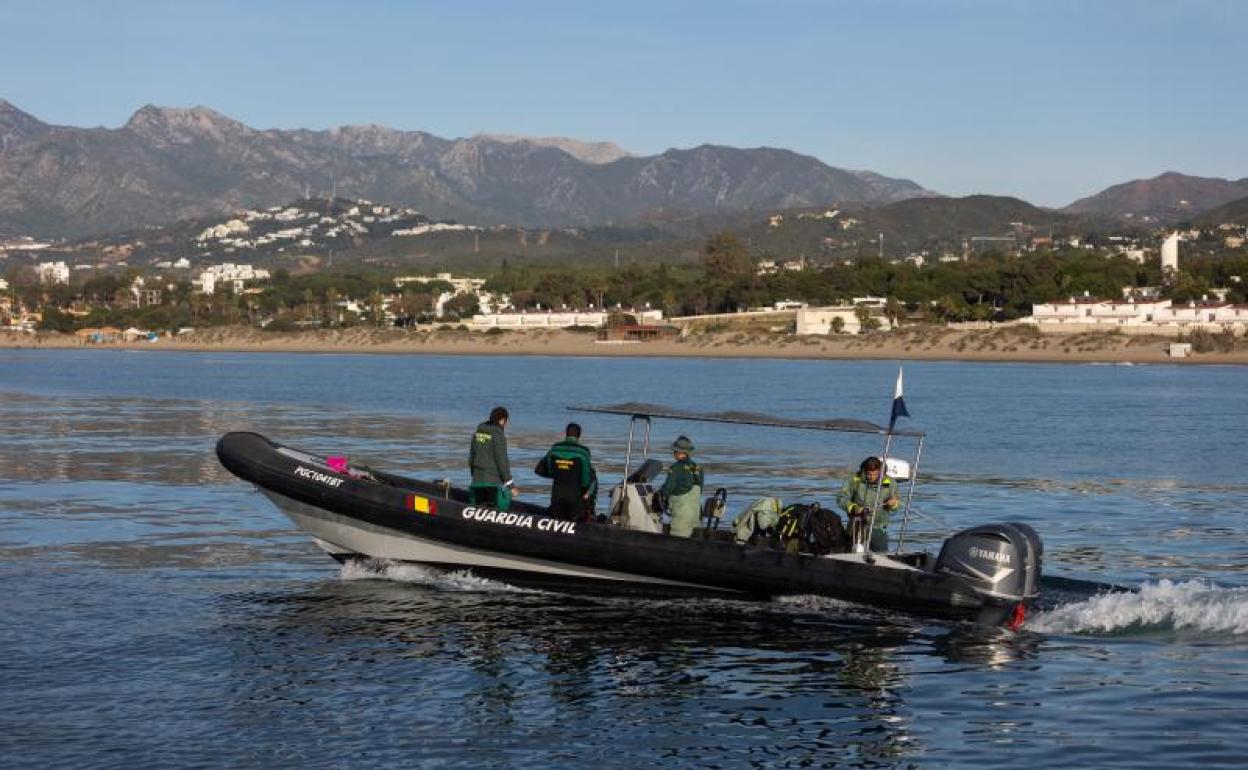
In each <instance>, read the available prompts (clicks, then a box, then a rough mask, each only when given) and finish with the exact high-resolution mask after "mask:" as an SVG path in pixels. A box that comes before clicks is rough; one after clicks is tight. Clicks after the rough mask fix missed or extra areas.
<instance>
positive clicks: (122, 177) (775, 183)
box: [0, 100, 932, 237]
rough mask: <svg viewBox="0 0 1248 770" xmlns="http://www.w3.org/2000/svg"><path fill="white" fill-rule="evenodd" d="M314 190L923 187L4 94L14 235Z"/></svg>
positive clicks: (744, 155)
mask: <svg viewBox="0 0 1248 770" xmlns="http://www.w3.org/2000/svg"><path fill="white" fill-rule="evenodd" d="M309 192H311V193H313V194H319V195H322V196H326V195H327V194H328V195H329V196H348V197H355V198H365V199H371V200H380V201H386V202H388V203H391V204H396V205H402V206H410V207H413V208H416V209H419V210H420V211H422V212H424V213H426V214H428V215H429V216H431V217H435V218H439V219H456V220H462V221H471V222H473V223H475V224H484V225H489V224H501V223H510V224H516V225H521V226H532V227H551V226H575V225H591V224H597V223H605V222H611V221H614V220H618V219H623V218H628V217H631V216H636V215H638V214H641V213H643V212H646V211H648V210H652V209H657V208H665V209H687V210H690V211H694V212H707V211H727V210H751V209H767V208H791V207H795V206H818V205H825V204H827V203H829V202H832V201H860V202H889V201H894V200H902V199H905V198H910V197H917V196H924V195H931V194H932V193H931V192H930V191H928V190H924V189H923V188H922V187H920V186H919V185H917V184H915V183H914V182H911V181H908V180H903V179H892V178H889V177H885V176H882V175H880V174H876V173H873V172H868V171H848V170H845V169H839V168H834V167H831V166H828V165H826V164H824V163H822V162H821V161H819V160H817V159H815V158H812V157H810V156H806V155H800V154H798V153H795V152H791V151H789V150H783V149H774V148H766V147H761V148H751V149H741V148H734V147H722V146H714V145H702V146H700V147H695V148H692V149H672V150H668V151H666V152H664V153H661V154H659V155H653V156H644V157H643V156H632V155H628V154H626V153H624V152H623V150H620V149H619V148H618V147H615V146H614V145H609V144H608V143H597V144H590V143H583V142H576V141H575V140H566V139H524V138H517V137H511V136H501V137H496V136H490V135H478V136H475V137H471V138H468V139H444V138H441V137H438V136H434V135H433V134H428V133H425V132H421V131H397V130H393V129H389V128H385V127H382V126H375V125H366V126H346V127H342V128H334V129H329V130H325V131H311V130H304V129H295V130H278V129H268V130H259V129H254V128H251V127H249V126H246V125H244V124H243V123H240V122H238V121H236V120H233V119H231V118H229V117H226V116H225V115H222V114H220V113H218V112H215V111H213V110H211V109H208V108H206V107H194V108H190V109H171V108H161V107H154V106H151V105H148V106H145V107H143V108H141V109H139V110H138V111H137V112H135V113H134V115H133V116H132V117H131V118H130V119H129V121H127V122H126V124H125V125H124V126H122V127H121V128H117V129H107V128H76V127H71V126H54V125H49V124H47V123H44V122H43V121H40V120H39V119H37V118H35V117H33V116H31V115H29V114H27V113H25V112H23V111H21V110H19V109H18V108H16V107H14V106H13V105H12V104H9V103H8V102H5V101H3V100H0V233H5V232H7V233H9V234H30V235H36V236H40V237H62V236H81V235H85V234H90V233H97V232H109V231H115V230H119V229H124V228H130V227H136V226H143V225H148V224H159V223H165V222H172V221H176V220H180V219H186V218H192V217H198V216H209V215H214V214H220V213H226V212H229V211H232V210H235V209H238V208H242V207H247V206H264V205H272V204H274V203H280V202H282V201H288V200H292V199H294V198H297V197H300V196H301V195H306V194H308V193H309Z"/></svg>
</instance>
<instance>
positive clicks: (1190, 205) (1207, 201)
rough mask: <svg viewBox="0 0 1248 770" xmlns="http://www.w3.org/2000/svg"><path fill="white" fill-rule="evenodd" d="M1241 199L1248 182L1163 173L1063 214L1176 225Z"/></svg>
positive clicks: (1247, 191) (1104, 193)
mask: <svg viewBox="0 0 1248 770" xmlns="http://www.w3.org/2000/svg"><path fill="white" fill-rule="evenodd" d="M1245 197H1248V178H1244V179H1240V180H1235V181H1232V180H1228V179H1219V178H1214V177H1199V176H1188V175H1186V174H1180V173H1178V172H1176V171H1167V172H1166V173H1164V174H1160V175H1158V176H1155V177H1153V178H1152V179H1136V180H1134V181H1131V182H1124V183H1123V184H1117V185H1114V186H1113V187H1108V188H1106V189H1105V190H1102V191H1101V192H1099V193H1097V194H1096V195H1092V196H1089V197H1087V198H1081V199H1080V200H1077V201H1075V202H1074V203H1072V204H1070V205H1069V206H1067V207H1066V208H1064V209H1063V211H1066V212H1069V213H1072V214H1093V215H1102V216H1114V217H1123V218H1131V219H1142V220H1150V219H1151V220H1153V221H1158V222H1176V221H1183V220H1188V219H1192V218H1193V217H1195V216H1197V215H1199V214H1202V213H1204V212H1206V211H1209V210H1210V209H1214V208H1216V207H1218V206H1221V205H1223V204H1226V203H1230V202H1231V201H1234V200H1237V199H1239V198H1245Z"/></svg>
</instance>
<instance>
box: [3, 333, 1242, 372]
mask: <svg viewBox="0 0 1248 770" xmlns="http://www.w3.org/2000/svg"><path fill="white" fill-rule="evenodd" d="M1173 341H1175V340H1173V339H1170V338H1164V337H1142V336H1139V337H1137V336H1126V335H1121V334H1112V333H1085V334H1069V335H1058V334H1040V333H1037V332H1034V331H1032V330H1023V329H995V330H990V331H965V330H954V329H946V328H942V327H930V328H929V327H924V328H916V329H904V330H900V331H896V332H891V333H883V334H873V335H867V336H860V337H859V336H853V337H851V336H842V337H797V336H795V335H792V334H775V333H762V332H746V331H741V332H719V333H714V334H697V335H692V336H689V337H686V338H684V339H679V340H664V341H651V342H640V343H600V342H598V341H597V340H596V337H595V336H594V335H593V334H588V333H584V332H571V331H564V330H531V331H517V332H507V333H503V334H491V333H484V332H468V331H457V330H441V331H430V332H425V331H421V332H412V331H407V330H401V329H376V328H371V327H352V328H347V329H318V330H310V331H302V332H282V333H275V332H265V331H262V330H259V329H255V328H251V327H211V328H206V329H202V330H197V331H195V332H191V333H188V334H186V335H184V336H182V337H178V338H162V339H160V340H159V341H157V342H109V343H95V344H92V343H86V342H84V341H82V340H80V339H78V338H77V337H75V336H73V335H69V334H59V333H50V332H39V333H36V334H16V333H0V349H44V350H57V349H62V350H161V351H183V352H218V353H221V352H234V353H250V352H258V353H335V354H343V353H355V354H398V355H516V356H523V355H531V356H568V357H595V358H597V357H656V358H663V357H669V358H775V359H801V360H830V361H837V360H840V361H853V360H913V361H968V362H970V361H978V362H1019V363H1109V364H1158V363H1169V364H1184V365H1186V364H1195V365H1201V364H1221V365H1246V364H1248V346H1245V345H1242V344H1241V345H1237V346H1236V347H1235V349H1234V350H1231V351H1222V352H1207V353H1197V352H1193V353H1192V354H1191V355H1190V356H1189V357H1187V358H1170V357H1169V356H1167V355H1166V352H1165V351H1166V345H1167V343H1169V342H1173Z"/></svg>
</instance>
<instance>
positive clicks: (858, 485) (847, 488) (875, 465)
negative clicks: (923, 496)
mask: <svg viewBox="0 0 1248 770" xmlns="http://www.w3.org/2000/svg"><path fill="white" fill-rule="evenodd" d="M882 473H884V464H883V463H882V462H880V458H878V457H868V458H867V459H865V460H863V461H862V465H860V466H858V472H857V473H855V474H854V475H853V476H851V477H849V478H848V479H846V481H845V485H844V486H843V487H841V493H840V494H839V495H837V496H836V504H837V505H839V506H841V509H842V510H844V511H845V513H847V514H849V519H850V523H851V531H853V530H854V529H855V528H856V527H855V526H854V525H855V523H856V522H861V523H860V524H857V525H856V526H858V527H867V526H870V522H871V512H872V511H875V523H874V526H872V528H871V535H870V542H871V545H870V547H871V550H872V551H876V552H883V551H887V550H888V514H889V513H890V512H891V511H895V510H897V506H898V505H900V504H901V501H900V500H899V499H897V484H896V483H895V482H894V481H893V480H892V479H890V478H889V477H888V476H884V479H883V481H881V480H880V475H881V474H882Z"/></svg>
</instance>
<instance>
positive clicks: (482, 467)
mask: <svg viewBox="0 0 1248 770" xmlns="http://www.w3.org/2000/svg"><path fill="white" fill-rule="evenodd" d="M508 417H509V415H508V414H507V409H506V408H505V407H501V406H496V407H494V408H493V409H491V410H490V419H488V420H486V421H485V422H483V423H481V424H480V425H478V426H477V430H476V432H474V433H473V434H472V445H471V446H470V447H469V448H468V470H469V471H471V472H472V484H471V485H470V486H469V487H468V502H470V503H478V504H485V505H489V504H493V505H494V507H495V508H496V509H497V510H500V511H505V510H507V509H508V508H509V507H511V498H512V496H514V495H518V494H520V489H519V487H517V486H516V485H515V483H514V482H513V481H512V479H511V463H510V462H508V460H507V437H506V436H505V435H504V434H503V429H504V428H506V427H507V420H508Z"/></svg>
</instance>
